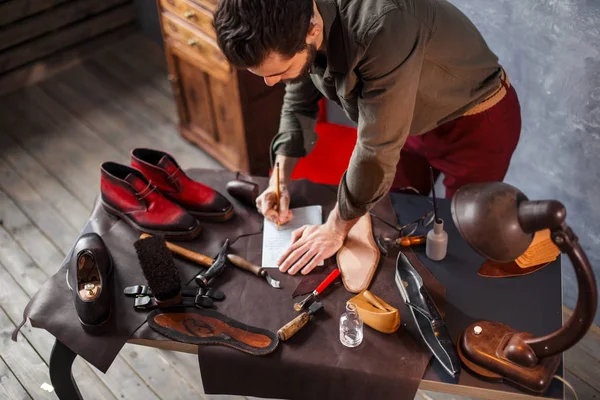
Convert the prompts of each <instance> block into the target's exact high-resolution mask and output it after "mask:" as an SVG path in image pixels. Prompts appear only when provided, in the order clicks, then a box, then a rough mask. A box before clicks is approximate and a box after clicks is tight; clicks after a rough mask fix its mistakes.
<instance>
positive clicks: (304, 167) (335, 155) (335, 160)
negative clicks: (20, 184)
mask: <svg viewBox="0 0 600 400" xmlns="http://www.w3.org/2000/svg"><path fill="white" fill-rule="evenodd" d="M315 131H316V133H317V136H318V137H319V139H318V140H317V143H316V144H315V147H314V148H313V150H312V151H311V152H310V153H309V154H308V155H307V156H306V157H303V158H301V159H300V160H299V161H298V164H296V168H295V169H294V172H292V179H302V178H306V179H308V180H310V181H313V182H316V183H323V184H328V185H338V184H339V183H340V180H341V179H342V175H344V172H345V171H346V169H347V168H348V162H349V161H350V156H351V155H352V150H354V144H355V143H356V129H355V128H351V127H347V126H343V125H337V124H329V123H325V122H318V123H317V127H316V129H315Z"/></svg>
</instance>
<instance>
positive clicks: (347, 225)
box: [325, 203, 359, 237]
mask: <svg viewBox="0 0 600 400" xmlns="http://www.w3.org/2000/svg"><path fill="white" fill-rule="evenodd" d="M358 220H359V218H355V219H351V220H348V221H344V220H343V219H342V218H341V217H340V210H339V207H338V203H335V207H334V208H333V210H332V211H331V214H329V217H328V218H327V221H326V222H325V224H327V225H329V226H330V227H331V229H332V230H333V231H334V232H335V233H339V234H340V235H342V236H343V237H346V236H348V232H350V229H352V227H353V226H354V225H355V224H356V223H357V222H358Z"/></svg>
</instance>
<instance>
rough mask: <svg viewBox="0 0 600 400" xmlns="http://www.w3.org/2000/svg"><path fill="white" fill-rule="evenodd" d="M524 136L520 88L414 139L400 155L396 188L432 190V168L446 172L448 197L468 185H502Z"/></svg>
mask: <svg viewBox="0 0 600 400" xmlns="http://www.w3.org/2000/svg"><path fill="white" fill-rule="evenodd" d="M520 133H521V111H520V106H519V99H518V98H517V93H516V92H515V89H514V88H513V87H512V86H511V87H510V88H509V89H508V92H507V94H506V96H505V97H504V98H503V99H502V100H501V101H500V102H499V103H498V104H496V105H495V106H494V107H492V108H490V109H489V110H487V111H484V112H482V113H479V114H475V115H470V116H466V117H460V118H457V119H455V120H452V121H449V122H447V123H445V124H443V125H441V126H439V127H438V128H436V129H434V130H432V131H430V132H427V133H426V134H425V135H421V136H411V137H409V138H408V140H407V141H406V143H405V145H404V147H403V148H402V151H401V153H400V163H398V167H397V170H396V178H395V180H394V184H393V185H392V190H396V189H399V188H402V187H407V186H411V187H413V188H415V189H417V190H418V191H419V192H420V193H422V194H428V193H429V191H430V187H431V184H430V177H429V165H431V166H432V167H433V168H434V170H435V175H436V177H437V175H438V174H439V173H440V172H442V173H443V174H444V186H445V187H446V198H451V197H452V196H453V195H454V193H455V192H456V190H458V189H459V188H460V187H461V186H464V185H466V184H469V183H478V182H492V181H502V180H503V179H504V176H505V175H506V171H507V170H508V166H509V164H510V159H511V157H512V154H513V152H514V150H515V148H516V147H517V143H518V142H519V137H520Z"/></svg>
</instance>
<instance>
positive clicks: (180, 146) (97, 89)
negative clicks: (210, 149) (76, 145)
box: [41, 68, 222, 168]
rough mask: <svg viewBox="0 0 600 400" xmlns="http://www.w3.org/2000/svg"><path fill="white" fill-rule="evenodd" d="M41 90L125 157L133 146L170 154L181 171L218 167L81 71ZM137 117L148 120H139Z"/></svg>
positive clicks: (165, 125) (173, 130)
mask: <svg viewBox="0 0 600 400" xmlns="http://www.w3.org/2000/svg"><path fill="white" fill-rule="evenodd" d="M41 87H42V89H43V90H44V91H45V92H46V93H48V94H49V95H50V96H52V97H53V98H54V99H55V100H56V101H58V102H59V103H60V104H61V105H62V106H63V107H65V108H66V109H68V110H69V111H70V112H71V113H72V114H73V115H75V116H76V117H77V118H79V119H80V120H81V121H82V122H84V123H85V124H87V126H88V127H90V128H92V129H93V130H94V131H95V132H97V133H98V134H100V135H103V136H104V137H105V139H106V140H108V141H110V142H111V143H113V144H115V146H116V147H118V148H119V149H122V150H123V151H124V154H126V155H128V154H129V150H130V149H132V148H134V147H150V148H158V149H162V150H164V151H167V152H170V153H172V154H173V155H174V156H175V157H176V158H177V161H178V162H179V163H180V165H181V166H182V167H183V168H186V167H192V166H201V167H206V168H222V167H221V165H220V164H218V163H217V162H216V161H215V160H214V159H212V158H210V157H209V156H208V155H207V154H206V153H204V152H203V151H202V150H200V149H198V148H197V147H195V146H192V145H190V144H189V143H188V142H187V141H185V140H184V139H182V138H181V136H180V135H179V133H178V132H177V130H176V128H175V126H174V125H173V124H172V123H163V124H161V123H160V121H161V119H162V118H159V119H158V120H156V119H154V118H153V117H150V116H148V114H150V113H151V110H148V108H147V106H141V105H140V106H139V107H138V106H137V105H136V104H132V102H131V101H130V99H126V98H123V96H117V95H116V94H115V92H114V91H113V90H111V89H110V88H107V85H106V84H104V82H102V81H100V80H98V79H97V78H96V76H94V75H91V74H90V73H88V72H87V71H85V70H83V69H81V68H76V69H75V70H73V71H72V73H71V74H68V75H61V76H57V77H55V78H54V79H52V80H50V81H48V82H45V83H43V84H42V85H41ZM115 90H116V89H115ZM140 114H145V115H147V116H148V118H139V117H138V115H140ZM149 119H150V120H149ZM124 132H127V134H124Z"/></svg>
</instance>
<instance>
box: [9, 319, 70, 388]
mask: <svg viewBox="0 0 600 400" xmlns="http://www.w3.org/2000/svg"><path fill="white" fill-rule="evenodd" d="M14 328H15V325H14V324H13V323H12V321H11V320H10V319H9V318H8V316H7V315H6V313H5V312H4V310H2V309H1V308H0V348H1V349H2V360H3V361H4V362H5V363H6V365H8V367H9V368H10V370H11V371H13V373H14V375H15V377H16V378H17V379H18V380H19V382H20V383H21V385H23V387H24V388H25V390H26V391H27V393H29V394H30V395H31V396H32V397H33V398H36V399H58V397H57V396H56V394H55V393H54V392H52V393H48V392H47V391H45V390H44V389H42V388H41V385H42V384H43V383H47V384H50V376H49V375H48V366H47V365H46V363H45V362H44V360H42V358H41V357H40V355H39V354H37V353H36V351H35V349H34V348H33V347H32V346H31V344H30V343H29V342H28V341H27V340H26V339H25V337H23V335H22V334H19V337H18V338H17V342H13V341H11V339H10V337H11V334H12V331H13V329H14Z"/></svg>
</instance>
